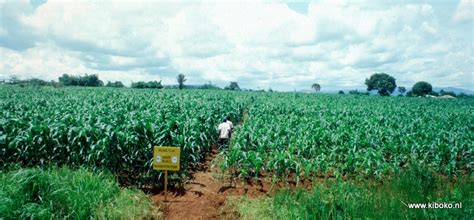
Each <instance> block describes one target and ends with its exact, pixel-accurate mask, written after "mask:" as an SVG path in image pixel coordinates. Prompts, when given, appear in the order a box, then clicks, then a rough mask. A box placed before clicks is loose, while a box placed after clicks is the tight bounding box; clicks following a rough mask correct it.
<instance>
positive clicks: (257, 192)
mask: <svg viewBox="0 0 474 220" xmlns="http://www.w3.org/2000/svg"><path fill="white" fill-rule="evenodd" d="M217 154H218V151H217V150H216V149H213V150H212V152H211V153H210V154H209V156H208V157H207V158H206V162H205V164H204V166H203V167H202V168H201V170H198V171H197V172H195V173H194V174H193V180H192V181H189V182H188V183H187V184H185V186H184V189H181V190H172V191H170V192H168V202H167V203H164V202H163V201H164V194H163V193H160V194H156V195H153V196H152V197H151V198H152V200H153V201H154V202H155V204H157V205H159V206H160V207H162V208H161V211H162V212H163V213H164V215H165V219H180V220H181V219H237V218H238V215H237V214H236V213H235V212H234V211H232V210H229V209H228V208H226V206H224V204H225V201H226V198H227V197H228V196H241V195H247V196H249V197H257V196H262V195H265V194H266V192H267V190H268V188H269V186H268V185H266V184H265V186H262V185H260V186H255V185H248V184H237V186H234V187H229V181H226V182H225V183H224V181H223V180H219V178H218V177H219V175H221V174H220V173H219V170H218V168H217V167H212V166H211V164H212V161H213V160H214V159H215V158H216V156H217Z"/></svg>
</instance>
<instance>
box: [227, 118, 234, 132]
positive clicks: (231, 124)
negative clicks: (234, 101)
mask: <svg viewBox="0 0 474 220" xmlns="http://www.w3.org/2000/svg"><path fill="white" fill-rule="evenodd" d="M227 123H229V125H230V129H231V130H232V129H234V124H233V123H232V122H231V121H229V120H227Z"/></svg>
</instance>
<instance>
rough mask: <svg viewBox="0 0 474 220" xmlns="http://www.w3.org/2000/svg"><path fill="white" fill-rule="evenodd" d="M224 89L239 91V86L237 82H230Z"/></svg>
mask: <svg viewBox="0 0 474 220" xmlns="http://www.w3.org/2000/svg"><path fill="white" fill-rule="evenodd" d="M224 89H226V90H239V91H240V87H239V84H238V83H237V82H230V85H228V86H226V87H225V88H224Z"/></svg>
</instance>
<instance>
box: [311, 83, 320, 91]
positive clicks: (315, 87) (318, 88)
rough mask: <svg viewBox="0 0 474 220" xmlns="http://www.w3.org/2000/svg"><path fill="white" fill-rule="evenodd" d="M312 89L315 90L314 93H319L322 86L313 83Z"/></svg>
mask: <svg viewBox="0 0 474 220" xmlns="http://www.w3.org/2000/svg"><path fill="white" fill-rule="evenodd" d="M311 88H312V89H314V91H316V92H319V91H320V90H321V85H319V84H317V83H313V85H311Z"/></svg>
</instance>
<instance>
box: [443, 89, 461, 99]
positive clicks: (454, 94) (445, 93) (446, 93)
mask: <svg viewBox="0 0 474 220" xmlns="http://www.w3.org/2000/svg"><path fill="white" fill-rule="evenodd" d="M439 95H450V96H452V97H456V96H457V95H456V93H454V92H451V91H448V92H447V91H444V90H442V89H441V90H440V91H439Z"/></svg>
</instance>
